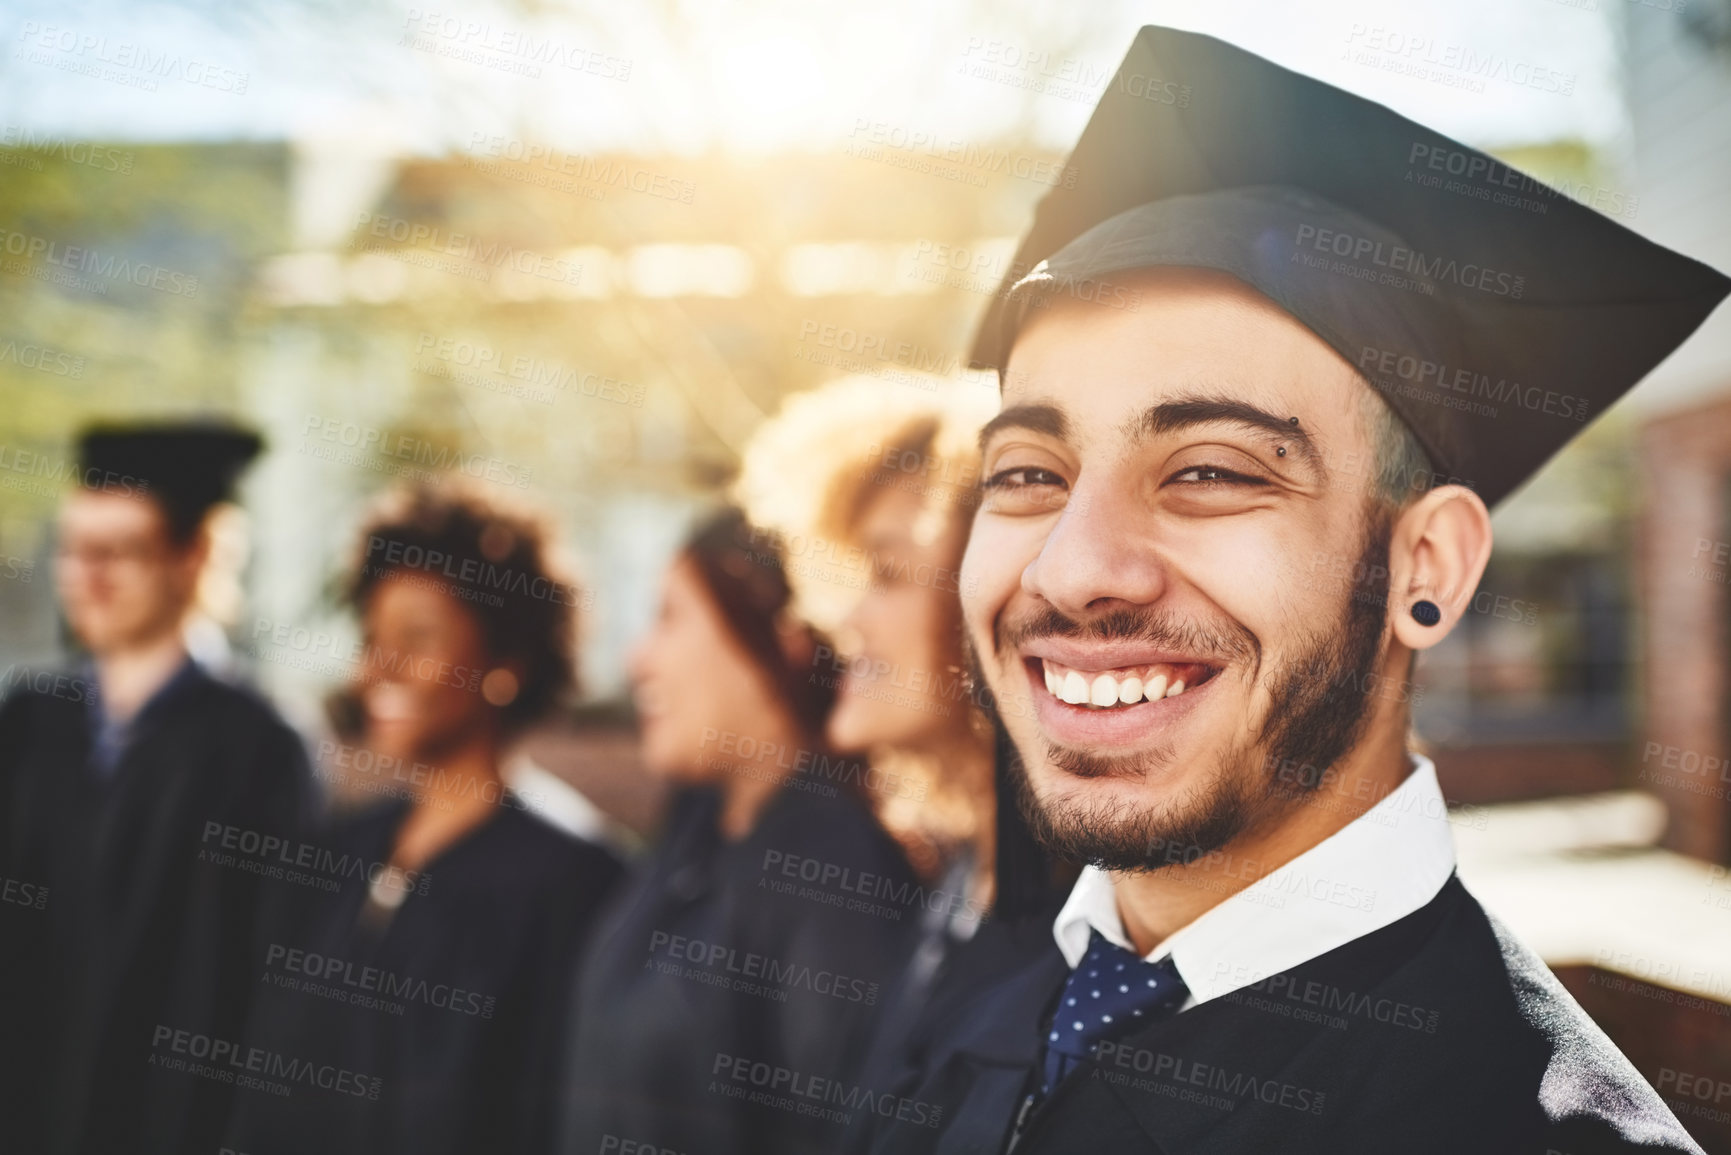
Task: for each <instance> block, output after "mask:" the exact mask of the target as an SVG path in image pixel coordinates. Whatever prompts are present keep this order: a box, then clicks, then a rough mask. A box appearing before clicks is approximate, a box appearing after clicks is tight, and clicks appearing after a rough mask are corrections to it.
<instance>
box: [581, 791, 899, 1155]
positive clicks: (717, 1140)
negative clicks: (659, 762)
mask: <svg viewBox="0 0 1731 1155" xmlns="http://www.w3.org/2000/svg"><path fill="white" fill-rule="evenodd" d="M720 803H721V799H720V795H719V793H718V792H716V791H714V790H710V789H707V788H696V789H691V790H687V791H684V792H682V793H681V795H680V796H679V797H677V798H676V799H675V801H674V803H673V806H672V808H671V810H670V813H669V818H668V821H667V824H666V828H665V835H664V837H663V839H662V841H661V843H660V845H659V846H658V847H657V848H656V849H655V851H654V852H652V853H651V855H650V856H649V857H648V858H647V859H646V860H645V861H644V862H643V863H641V864H640V867H639V869H638V871H637V873H636V875H635V876H634V878H633V881H632V883H631V885H630V886H629V887H628V889H627V890H626V891H625V892H624V893H623V894H622V895H621V897H620V901H619V902H618V904H617V905H616V906H615V908H614V909H613V911H612V912H611V914H610V917H609V918H608V920H607V922H606V929H605V931H604V933H602V934H598V935H597V937H596V940H595V944H594V949H593V950H592V951H590V952H589V955H588V957H587V958H586V959H585V961H584V964H583V970H582V978H581V983H580V988H579V990H580V993H579V997H578V1003H577V1008H576V1017H575V1022H574V1029H573V1039H574V1045H573V1049H572V1052H571V1055H570V1058H569V1062H568V1066H567V1074H566V1080H565V1093H566V1095H567V1097H568V1098H567V1115H566V1123H565V1127H564V1130H563V1136H562V1142H561V1145H560V1150H562V1151H565V1152H570V1153H573V1155H576V1153H582V1155H588V1153H591V1152H595V1151H601V1150H616V1149H618V1147H617V1146H614V1147H609V1146H606V1144H607V1143H609V1142H612V1143H614V1144H623V1143H626V1142H636V1143H645V1144H649V1145H650V1147H649V1148H646V1149H654V1148H660V1149H664V1150H671V1151H678V1152H683V1153H688V1155H699V1153H701V1155H787V1153H796V1152H797V1153H805V1152H814V1153H815V1152H822V1153H825V1155H831V1153H833V1152H836V1151H838V1150H840V1149H841V1148H842V1147H843V1146H844V1143H845V1141H846V1139H847V1137H848V1136H849V1135H850V1134H851V1133H854V1132H856V1131H857V1129H858V1128H859V1127H861V1126H863V1122H864V1120H863V1118H862V1115H861V1111H860V1109H859V1107H858V1102H859V1098H860V1094H861V1089H860V1088H859V1087H858V1086H857V1085H856V1084H855V1083H854V1082H853V1080H855V1079H856V1077H857V1074H858V1070H859V1065H860V1061H861V1059H862V1058H863V1053H864V1048H865V1045H866V1042H867V1040H868V1039H869V1037H870V1034H871V1030H872V1027H873V1023H874V1021H875V1017H876V1015H877V1013H878V1006H879V1002H880V999H881V997H882V994H883V992H885V991H886V990H888V989H889V987H890V985H891V983H892V982H893V981H894V980H895V977H896V976H897V975H898V974H899V973H900V970H901V968H902V967H903V966H904V965H905V964H906V959H907V954H908V950H909V949H910V947H911V942H912V937H913V930H914V927H915V925H916V923H917V921H918V914H919V911H920V909H921V905H922V903H923V902H925V901H926V897H927V895H928V893H929V892H926V891H924V890H922V889H921V888H920V887H919V886H918V884H917V883H916V882H915V880H914V876H913V874H912V871H911V869H910V868H909V866H908V865H907V861H906V859H905V857H904V856H903V854H902V853H901V850H900V848H899V847H898V846H897V845H896V844H895V842H894V841H893V840H892V839H891V838H890V837H889V836H888V835H887V834H885V833H884V831H883V829H882V828H881V827H880V826H879V825H878V823H877V821H876V819H875V818H874V817H873V816H872V815H871V814H870V812H869V811H868V810H867V809H866V807H865V805H864V804H863V803H861V802H858V801H856V800H854V799H852V798H849V797H847V796H845V795H842V796H831V797H822V796H815V795H813V794H810V793H808V792H806V791H803V790H801V789H799V788H798V787H797V786H788V787H784V788H783V789H782V790H781V791H780V792H779V793H778V794H777V795H776V797H775V798H774V799H772V800H771V802H770V804H769V805H768V806H767V807H766V808H765V810H764V812H763V815H762V816H761V818H760V819H759V821H758V824H757V827H756V828H755V829H754V830H753V831H752V832H751V833H750V834H749V835H748V836H747V837H745V838H743V839H740V840H739V841H738V842H732V843H730V842H727V841H726V840H724V839H723V838H722V837H721V835H720V833H719V830H718V828H717V825H716V823H717V816H718V814H719V810H720ZM609 1137H611V1139H610V1138H609Z"/></svg>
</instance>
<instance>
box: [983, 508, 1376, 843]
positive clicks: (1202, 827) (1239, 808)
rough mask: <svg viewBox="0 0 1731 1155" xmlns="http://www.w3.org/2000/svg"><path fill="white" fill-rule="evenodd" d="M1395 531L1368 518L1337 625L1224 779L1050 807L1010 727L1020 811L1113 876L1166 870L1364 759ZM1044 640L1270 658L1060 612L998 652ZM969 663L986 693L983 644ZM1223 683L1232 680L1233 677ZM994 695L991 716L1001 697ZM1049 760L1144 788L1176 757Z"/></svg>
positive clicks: (1206, 637) (1277, 694) (1218, 770)
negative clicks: (1349, 755) (1179, 791)
mask: <svg viewBox="0 0 1731 1155" xmlns="http://www.w3.org/2000/svg"><path fill="white" fill-rule="evenodd" d="M1392 526H1393V516H1392V514H1391V513H1389V512H1388V511H1387V510H1384V509H1381V508H1375V509H1372V510H1371V511H1369V512H1368V513H1367V515H1366V526H1365V531H1364V540H1363V543H1362V546H1361V548H1360V551H1359V559H1358V565H1357V566H1356V567H1355V568H1354V570H1353V575H1354V578H1353V581H1352V583H1351V586H1350V591H1349V594H1348V596H1347V597H1346V598H1345V599H1344V601H1345V605H1344V607H1343V610H1342V613H1341V617H1340V620H1339V622H1338V625H1337V627H1336V628H1335V629H1332V630H1321V631H1318V632H1316V633H1315V634H1313V635H1312V636H1311V637H1310V638H1309V639H1308V640H1307V641H1306V642H1305V643H1304V644H1303V646H1302V647H1301V648H1300V650H1299V652H1298V656H1297V658H1296V659H1295V660H1294V661H1293V662H1292V663H1291V664H1290V665H1289V666H1288V667H1287V668H1286V669H1284V670H1276V671H1271V672H1270V675H1269V676H1270V678H1271V679H1272V681H1271V688H1270V692H1269V696H1270V708H1269V712H1268V718H1267V721H1266V722H1265V723H1264V724H1263V726H1262V727H1261V732H1260V733H1259V734H1257V735H1254V736H1252V737H1249V738H1246V739H1245V740H1243V741H1241V742H1237V743H1234V744H1233V745H1232V746H1230V747H1229V748H1227V749H1225V750H1223V751H1222V752H1221V753H1220V755H1219V758H1218V761H1217V763H1216V766H1215V769H1214V773H1213V775H1212V776H1211V777H1210V778H1209V779H1208V780H1207V781H1205V782H1204V783H1202V784H1201V785H1200V786H1199V787H1197V788H1196V789H1194V790H1191V791H1188V792H1186V793H1185V794H1184V795H1182V796H1180V797H1178V798H1175V799H1172V800H1170V801H1169V802H1166V803H1164V804H1161V805H1158V806H1156V807H1153V808H1150V809H1145V810H1144V809H1134V808H1132V807H1130V806H1128V805H1126V804H1125V803H1123V802H1105V801H1093V802H1078V801H1054V802H1042V801H1041V800H1040V799H1038V798H1037V797H1036V796H1035V794H1034V789H1033V785H1032V783H1031V782H1030V781H1029V778H1028V771H1027V767H1026V766H1025V765H1024V764H1023V761H1022V757H1021V753H1020V751H1018V750H1017V749H1016V748H1015V744H1014V743H1013V742H1007V741H1006V737H1007V732H1006V731H1005V729H1004V727H1003V724H1002V720H1001V719H999V720H998V725H997V729H998V731H999V735H1000V741H1004V742H1005V745H1006V746H1007V749H1005V750H1004V754H1005V755H1006V756H1007V757H1008V759H1009V763H1010V766H1009V769H1010V774H1009V777H1010V779H1011V780H1012V781H1013V782H1014V783H1015V790H1016V796H1017V803H1018V806H1019V809H1020V810H1021V812H1022V816H1023V818H1024V819H1025V820H1026V822H1027V824H1028V827H1029V830H1030V832H1031V833H1032V834H1033V836H1034V837H1035V838H1036V839H1037V840H1038V841H1039V842H1040V844H1041V845H1043V846H1044V847H1045V848H1046V849H1047V850H1048V851H1050V852H1052V853H1054V854H1056V855H1059V856H1061V857H1063V858H1066V859H1069V860H1071V861H1076V862H1086V863H1091V864H1093V865H1095V866H1099V867H1102V868H1104V869H1107V870H1118V871H1145V870H1156V869H1159V868H1160V867H1163V866H1168V865H1173V864H1177V863H1187V862H1193V861H1195V860H1196V859H1197V858H1199V857H1201V856H1202V855H1205V854H1208V853H1210V852H1211V851H1215V850H1218V849H1220V848H1221V847H1223V846H1225V845H1226V844H1227V843H1229V842H1231V841H1232V840H1233V839H1234V838H1236V837H1237V836H1238V835H1239V834H1241V833H1242V832H1243V831H1244V830H1246V829H1247V828H1248V827H1249V826H1251V825H1252V824H1253V823H1255V822H1257V821H1259V820H1261V819H1264V818H1266V817H1268V816H1270V815H1272V814H1275V813H1277V812H1278V811H1279V810H1280V809H1282V808H1283V807H1286V806H1289V805H1291V804H1292V803H1294V802H1297V801H1300V800H1302V799H1303V798H1305V797H1306V796H1308V795H1309V794H1311V793H1312V792H1314V791H1315V789H1316V788H1317V786H1318V785H1319V784H1320V783H1321V781H1322V779H1323V771H1324V770H1326V769H1327V768H1328V767H1329V766H1331V765H1333V764H1334V763H1335V762H1336V761H1338V760H1339V759H1340V758H1341V757H1342V756H1343V755H1344V754H1346V752H1347V751H1349V750H1351V749H1352V747H1353V746H1354V745H1355V744H1356V743H1357V741H1358V739H1359V737H1360V735H1361V734H1362V733H1363V730H1364V727H1365V724H1366V722H1367V721H1368V719H1369V717H1370V711H1371V687H1372V686H1374V685H1375V684H1376V683H1377V678H1376V666H1377V662H1378V660H1379V658H1380V656H1381V649H1382V635H1383V627H1384V624H1385V622H1386V617H1387V608H1388V547H1389V540H1390V535H1391V532H1392ZM1033 637H1080V638H1091V639H1095V640H1108V639H1127V638H1134V639H1138V640H1142V641H1148V642H1152V643H1155V644H1162V645H1167V646H1170V647H1172V648H1175V649H1178V650H1180V651H1181V652H1184V653H1188V654H1194V655H1197V656H1205V657H1211V658H1212V657H1216V656H1219V657H1236V658H1246V657H1250V656H1255V657H1257V658H1258V660H1260V654H1261V646H1260V644H1259V643H1258V642H1257V640H1256V639H1255V637H1254V636H1252V635H1250V634H1249V633H1248V631H1244V630H1242V628H1241V627H1239V628H1237V629H1234V630H1232V631H1231V632H1230V633H1229V634H1228V635H1226V636H1217V635H1213V634H1211V633H1210V632H1208V631H1202V630H1198V629H1195V628H1193V627H1191V628H1181V627H1177V626H1175V625H1174V624H1173V623H1172V622H1171V621H1170V619H1168V618H1165V617H1160V616H1157V615H1152V614H1143V613H1138V612H1136V611H1117V612H1115V613H1113V614H1110V615H1107V616H1105V617H1102V618H1099V619H1095V620H1093V621H1090V622H1077V621H1075V620H1073V619H1070V618H1067V617H1065V616H1064V615H1062V614H1059V613H1058V612H1057V611H1055V610H1050V609H1048V610H1047V611H1045V612H1044V613H1042V614H1040V615H1039V616H1038V617H1037V618H1035V619H1034V620H1033V621H1031V622H1028V623H1025V624H1023V625H1021V626H1019V627H1012V628H1010V629H1008V630H1003V631H1000V636H999V637H998V638H996V639H995V643H996V645H997V647H998V652H999V653H1004V652H1006V642H1008V644H1009V645H1011V646H1013V645H1015V644H1016V642H1018V641H1022V640H1027V639H1031V638H1033ZM969 658H970V661H971V662H972V663H973V665H974V676H975V679H976V684H983V681H982V680H981V679H980V669H979V660H978V655H977V654H975V653H974V651H973V647H972V646H971V645H970V647H969ZM1216 676H1217V677H1220V676H1224V671H1222V673H1221V674H1219V675H1216ZM983 697H984V698H986V704H987V705H988V706H990V705H991V704H992V703H991V702H990V699H989V696H983ZM1046 756H1047V759H1048V760H1049V761H1050V762H1051V763H1052V764H1053V765H1055V766H1057V767H1058V768H1059V769H1061V770H1063V771H1065V772H1066V773H1069V774H1072V775H1075V776H1077V777H1082V778H1124V779H1128V780H1142V779H1144V778H1145V776H1146V775H1148V774H1149V773H1150V772H1152V771H1155V770H1158V769H1160V768H1162V767H1164V766H1166V765H1168V764H1169V763H1171V761H1172V760H1173V758H1174V757H1175V752H1174V751H1173V750H1172V749H1171V748H1170V747H1162V746H1156V747H1155V748H1153V749H1151V750H1146V751H1142V752H1140V753H1137V754H1133V755H1125V756H1120V757H1113V756H1108V755H1100V754H1094V753H1091V752H1089V751H1087V750H1078V749H1075V748H1073V747H1063V746H1056V745H1048V747H1047V750H1046Z"/></svg>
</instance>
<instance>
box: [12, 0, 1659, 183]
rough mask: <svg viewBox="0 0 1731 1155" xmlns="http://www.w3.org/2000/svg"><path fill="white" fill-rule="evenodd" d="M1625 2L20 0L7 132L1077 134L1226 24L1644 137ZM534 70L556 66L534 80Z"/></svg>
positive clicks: (1592, 127) (1312, 53)
mask: <svg viewBox="0 0 1731 1155" xmlns="http://www.w3.org/2000/svg"><path fill="white" fill-rule="evenodd" d="M1615 3H1617V0H1448V2H1446V3H1445V2H1443V0H1427V2H1413V0H1305V2H1304V3H1302V4H1300V3H1295V2H1293V0H1141V2H1135V0H1106V2H1104V3H1090V4H1086V5H1084V4H1078V3H1075V2H1074V0H1064V2H1063V3H1058V2H1052V3H1048V4H1045V5H1034V4H1028V3H1025V2H1024V3H1018V4H1005V3H988V2H987V0H876V2H874V3H870V4H866V3H859V2H857V0H853V2H847V3H839V2H833V0H711V2H705V3H697V2H685V0H631V2H619V0H614V2H611V3H606V4H585V3H569V4H557V3H536V2H533V0H531V2H529V3H518V4H509V3H492V2H487V0H463V2H462V3H461V4H457V5H452V4H433V3H428V4H424V5H407V4H398V3H375V2H369V0H358V2H353V3H340V2H336V0H330V2H326V0H314V2H307V3H275V4H268V5H267V4H263V3H260V2H259V0H234V2H232V3H226V4H224V3H208V4H200V3H187V4H160V3H122V2H117V0H70V2H61V3H54V4H47V3H40V2H36V0H5V2H4V3H0V35H3V36H5V37H6V46H7V47H6V51H5V53H4V54H3V55H0V108H4V109H5V110H6V112H5V113H4V114H3V115H4V118H5V119H6V121H7V123H8V125H22V126H27V127H28V128H29V129H30V130H32V131H36V132H54V133H58V134H62V135H65V136H69V137H72V136H76V137H94V138H102V139H134V140H193V139H205V140H208V139H261V140H280V139H294V140H304V139H325V140H338V141H347V142H352V143H355V144H358V145H361V146H364V147H366V148H367V149H369V150H372V149H378V150H379V151H383V152H388V153H432V154H438V153H443V152H447V151H451V150H454V149H471V148H474V147H476V145H477V142H479V141H483V140H485V139H487V138H489V137H491V136H503V137H504V138H506V139H507V140H509V139H521V140H534V141H543V142H546V143H548V144H551V145H555V146H557V147H560V148H565V149H570V150H573V151H585V152H594V151H602V150H614V149H618V150H629V151H635V152H643V153H656V152H703V151H706V150H710V149H716V148H720V149H726V150H729V151H734V152H743V153H759V152H773V151H781V150H789V149H805V150H814V151H825V150H829V149H833V148H836V147H839V146H840V145H841V144H843V143H845V141H846V140H847V139H848V138H849V135H850V133H852V132H855V131H857V130H858V127H859V126H860V125H861V124H862V122H869V121H872V120H882V121H888V122H889V123H892V124H895V125H899V126H903V127H906V128H908V129H910V130H912V129H918V130H921V131H929V132H932V133H934V134H939V135H941V136H943V137H945V138H951V139H961V140H969V141H973V140H989V139H1002V138H1004V137H1006V136H1031V137H1032V138H1033V140H1034V141H1035V142H1036V143H1038V144H1043V145H1046V146H1049V147H1052V148H1055V149H1059V150H1062V149H1065V148H1067V147H1068V146H1069V144H1070V143H1071V142H1073V141H1074V139H1075V137H1076V135H1077V134H1078V133H1079V132H1080V130H1081V126H1082V124H1083V123H1084V122H1085V120H1086V118H1087V115H1088V113H1089V111H1090V109H1091V107H1092V104H1093V100H1094V97H1095V96H1097V95H1098V93H1099V91H1100V90H1101V89H1102V88H1103V87H1104V85H1105V81H1106V79H1107V78H1108V77H1109V76H1110V75H1111V72H1112V70H1113V69H1114V68H1115V66H1116V64H1117V62H1118V60H1119V59H1120V58H1121V57H1122V55H1123V53H1124V51H1125V49H1126V48H1127V47H1128V45H1129V43H1130V40H1131V38H1132V36H1133V34H1134V31H1135V29H1136V28H1137V27H1139V26H1140V25H1142V24H1146V23H1164V24H1171V25H1175V26H1179V27H1183V28H1188V29H1191V30H1195V31H1201V32H1207V33H1210V34H1213V35H1217V36H1220V37H1222V38H1224V39H1227V40H1230V41H1233V42H1234V43H1237V44H1240V45H1242V46H1243V47H1246V48H1249V49H1251V50H1253V51H1256V52H1259V53H1262V54H1263V55H1266V56H1269V57H1271V58H1273V59H1275V60H1277V61H1279V62H1280V63H1283V64H1286V65H1288V66H1289V67H1293V68H1296V69H1299V70H1301V71H1304V72H1308V73H1310V74H1312V75H1315V76H1318V77H1320V78H1322V79H1325V80H1328V81H1330V82H1332V83H1335V84H1338V85H1341V86H1342V87H1346V88H1350V89H1352V90H1354V91H1357V92H1360V93H1362V94H1364V95H1366V96H1370V97H1372V98H1374V99H1377V100H1380V101H1382V102H1384V103H1387V104H1389V105H1391V106H1392V107H1394V108H1396V109H1397V110H1399V111H1401V112H1403V113H1405V114H1407V115H1408V116H1411V117H1413V118H1414V119H1417V120H1420V121H1422V122H1424V123H1426V124H1429V125H1431V126H1432V127H1435V128H1437V129H1439V130H1441V131H1443V132H1446V133H1449V134H1451V135H1455V136H1457V137H1459V138H1462V139H1465V140H1467V141H1469V142H1471V143H1474V144H1478V145H1481V146H1487V147H1496V146H1500V145H1509V144H1524V143H1534V142H1542V141H1548V140H1555V139H1560V138H1575V139H1583V140H1586V141H1588V142H1589V143H1593V144H1595V145H1598V146H1600V147H1603V148H1606V149H1608V150H1611V151H1613V152H1614V151H1615V150H1616V149H1617V148H1618V147H1619V146H1620V142H1621V141H1622V140H1623V139H1624V137H1625V135H1626V117H1625V114H1624V111H1623V107H1622V104H1621V98H1620V93H1619V87H1620V86H1619V83H1618V72H1617V59H1616V19H1617V17H1618V16H1619V15H1620V13H1619V12H1618V11H1617V10H1616V9H1615V8H1613V7H1612V5H1613V4H1615ZM531 73H539V74H538V75H534V74H531Z"/></svg>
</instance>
